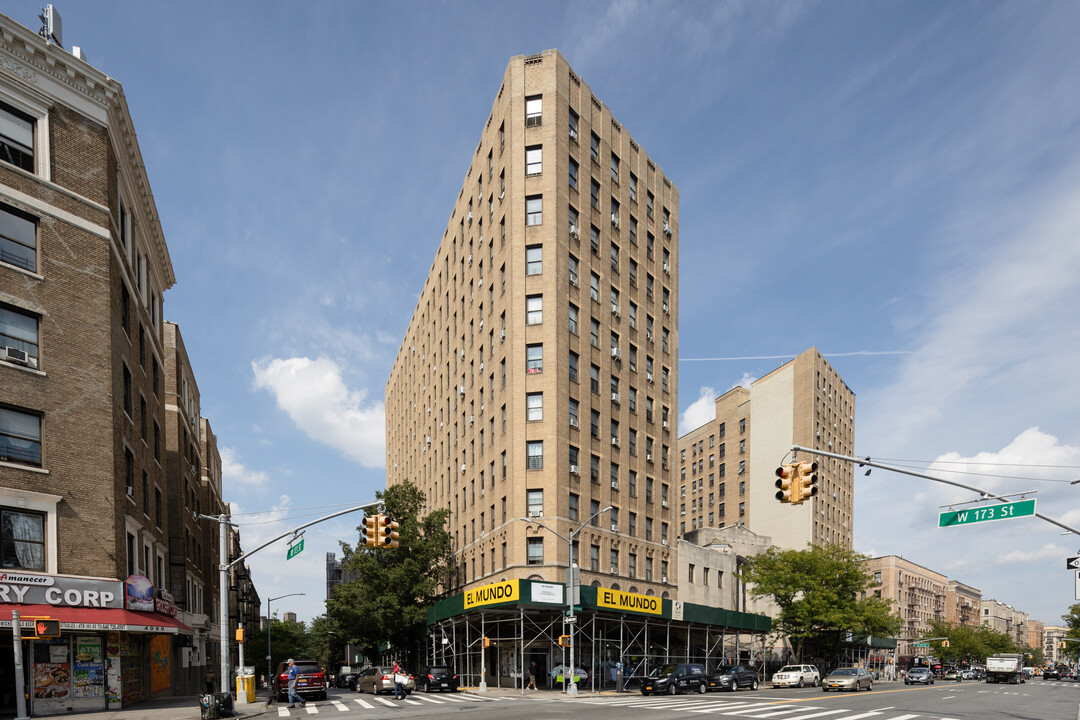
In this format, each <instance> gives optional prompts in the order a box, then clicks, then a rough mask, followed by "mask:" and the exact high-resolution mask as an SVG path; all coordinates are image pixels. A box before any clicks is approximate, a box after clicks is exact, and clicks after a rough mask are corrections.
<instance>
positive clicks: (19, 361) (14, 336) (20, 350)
mask: <svg viewBox="0 0 1080 720" xmlns="http://www.w3.org/2000/svg"><path fill="white" fill-rule="evenodd" d="M39 324H40V319H39V317H38V316H37V315H35V314H34V313H30V312H27V311H25V310H21V309H19V308H16V307H13V306H11V305H3V304H0V361H6V362H10V363H12V364H15V365H22V366H24V367H30V368H36V367H37V366H38V327H39Z"/></svg>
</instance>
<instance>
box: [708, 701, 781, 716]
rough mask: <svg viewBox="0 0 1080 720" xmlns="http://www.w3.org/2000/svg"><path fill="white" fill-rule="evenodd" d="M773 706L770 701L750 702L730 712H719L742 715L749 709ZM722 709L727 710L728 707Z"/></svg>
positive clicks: (766, 708)
mask: <svg viewBox="0 0 1080 720" xmlns="http://www.w3.org/2000/svg"><path fill="white" fill-rule="evenodd" d="M729 707H730V706H729ZM775 707H776V706H775V705H773V704H772V703H752V704H750V705H747V706H745V707H741V708H739V709H738V710H732V711H731V712H721V713H720V714H721V715H742V714H743V713H744V712H749V711H752V710H768V709H770V708H774V709H775ZM724 709H725V710H727V709H729V708H724Z"/></svg>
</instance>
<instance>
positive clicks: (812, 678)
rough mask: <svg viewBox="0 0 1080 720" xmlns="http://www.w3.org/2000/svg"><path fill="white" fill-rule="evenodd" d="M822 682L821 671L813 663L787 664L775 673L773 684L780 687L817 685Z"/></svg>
mask: <svg viewBox="0 0 1080 720" xmlns="http://www.w3.org/2000/svg"><path fill="white" fill-rule="evenodd" d="M820 684H821V673H820V672H818V669H817V668H816V667H814V666H813V665H785V666H784V667H782V668H780V669H779V670H777V671H776V672H775V673H773V676H772V686H773V687H774V688H778V687H802V686H804V685H812V686H813V687H817V686H818V685H820Z"/></svg>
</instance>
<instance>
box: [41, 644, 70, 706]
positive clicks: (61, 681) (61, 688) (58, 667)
mask: <svg viewBox="0 0 1080 720" xmlns="http://www.w3.org/2000/svg"><path fill="white" fill-rule="evenodd" d="M65 649H66V648H65ZM70 696H71V663H66V662H47V663H34V697H35V698H40V699H43V700H62V699H65V698H67V697H70Z"/></svg>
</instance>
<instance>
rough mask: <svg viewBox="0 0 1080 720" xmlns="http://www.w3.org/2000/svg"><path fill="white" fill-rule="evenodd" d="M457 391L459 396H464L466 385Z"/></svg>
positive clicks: (459, 386) (459, 387)
mask: <svg viewBox="0 0 1080 720" xmlns="http://www.w3.org/2000/svg"><path fill="white" fill-rule="evenodd" d="M457 391H458V395H464V394H465V386H464V385H458V389H457Z"/></svg>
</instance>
